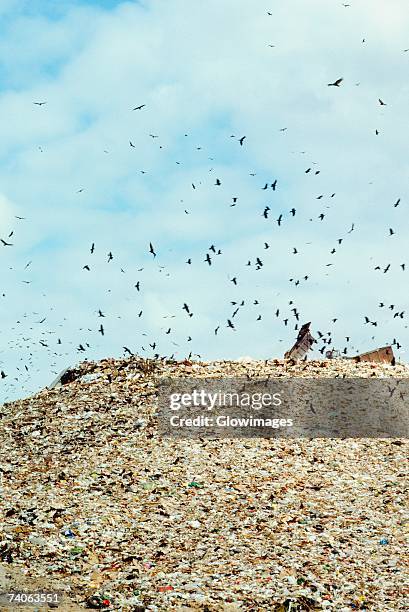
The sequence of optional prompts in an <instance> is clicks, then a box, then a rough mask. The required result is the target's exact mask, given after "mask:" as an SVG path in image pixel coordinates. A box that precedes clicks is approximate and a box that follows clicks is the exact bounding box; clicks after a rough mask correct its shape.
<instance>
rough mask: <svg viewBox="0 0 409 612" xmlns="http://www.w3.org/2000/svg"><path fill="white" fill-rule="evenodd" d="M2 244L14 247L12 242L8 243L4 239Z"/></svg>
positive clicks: (0, 239) (1, 239)
mask: <svg viewBox="0 0 409 612" xmlns="http://www.w3.org/2000/svg"><path fill="white" fill-rule="evenodd" d="M0 242H1V243H2V245H3V246H13V245H12V243H11V242H6V241H5V240H3V238H0Z"/></svg>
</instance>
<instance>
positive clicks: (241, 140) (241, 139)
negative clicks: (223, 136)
mask: <svg viewBox="0 0 409 612" xmlns="http://www.w3.org/2000/svg"><path fill="white" fill-rule="evenodd" d="M245 138H246V136H242V137H241V138H240V140H239V143H240V145H241V146H243V142H244V139H245Z"/></svg>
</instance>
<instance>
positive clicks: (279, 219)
mask: <svg viewBox="0 0 409 612" xmlns="http://www.w3.org/2000/svg"><path fill="white" fill-rule="evenodd" d="M282 218H283V215H280V216H279V217H278V219H277V223H278V225H281V221H282Z"/></svg>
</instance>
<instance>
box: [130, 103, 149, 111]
mask: <svg viewBox="0 0 409 612" xmlns="http://www.w3.org/2000/svg"><path fill="white" fill-rule="evenodd" d="M144 106H146V104H141V105H140V106H135V108H133V109H132V110H133V111H135V110H141V109H142V108H143V107H144Z"/></svg>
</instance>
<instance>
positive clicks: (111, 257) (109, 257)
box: [108, 251, 114, 263]
mask: <svg viewBox="0 0 409 612" xmlns="http://www.w3.org/2000/svg"><path fill="white" fill-rule="evenodd" d="M113 258H114V256H113V255H112V253H111V251H109V253H108V263H109V262H110V261H112V260H113Z"/></svg>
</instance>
